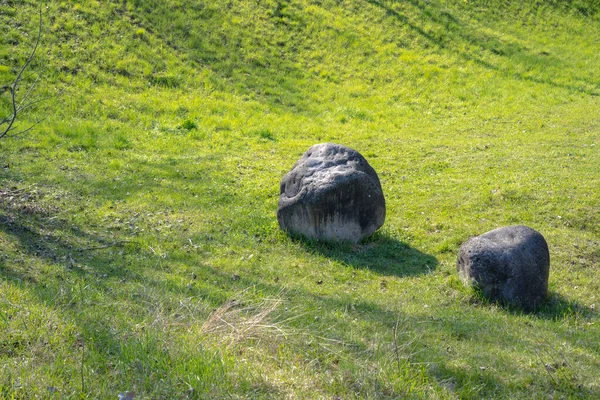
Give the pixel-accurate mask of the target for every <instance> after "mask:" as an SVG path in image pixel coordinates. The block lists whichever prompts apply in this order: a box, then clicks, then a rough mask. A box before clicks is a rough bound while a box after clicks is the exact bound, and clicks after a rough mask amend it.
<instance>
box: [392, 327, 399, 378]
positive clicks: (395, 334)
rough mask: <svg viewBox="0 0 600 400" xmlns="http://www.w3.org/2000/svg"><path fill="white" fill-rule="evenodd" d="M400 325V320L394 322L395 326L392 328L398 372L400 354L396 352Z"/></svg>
mask: <svg viewBox="0 0 600 400" xmlns="http://www.w3.org/2000/svg"><path fill="white" fill-rule="evenodd" d="M399 323H400V318H398V319H397V320H396V326H395V327H393V328H392V333H393V334H394V353H396V362H397V363H398V370H400V352H399V351H398V338H397V334H398V324H399Z"/></svg>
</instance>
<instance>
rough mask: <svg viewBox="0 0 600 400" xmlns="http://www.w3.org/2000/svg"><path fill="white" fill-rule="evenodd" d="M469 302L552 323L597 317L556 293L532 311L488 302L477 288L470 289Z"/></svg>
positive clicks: (594, 313)
mask: <svg viewBox="0 0 600 400" xmlns="http://www.w3.org/2000/svg"><path fill="white" fill-rule="evenodd" d="M471 302H472V304H475V305H480V306H482V307H488V306H490V305H496V306H498V307H500V308H502V309H503V310H505V311H506V312H507V313H510V314H513V315H527V316H531V317H533V318H538V319H545V320H552V321H558V320H563V319H567V318H571V317H577V318H579V319H585V320H589V319H592V318H594V317H597V315H598V314H597V313H596V311H595V310H593V309H591V308H589V307H587V306H585V305H583V304H581V303H579V302H577V301H574V300H569V299H567V298H565V297H564V296H562V295H560V294H559V293H556V292H551V293H549V294H548V298H547V299H546V300H545V301H544V302H543V303H542V304H540V305H539V306H537V307H535V308H533V309H532V310H524V309H522V308H520V307H517V306H514V305H511V304H508V303H505V302H500V301H494V300H490V299H488V298H487V297H486V296H485V295H484V294H483V293H482V292H481V291H480V290H478V289H477V288H472V296H471Z"/></svg>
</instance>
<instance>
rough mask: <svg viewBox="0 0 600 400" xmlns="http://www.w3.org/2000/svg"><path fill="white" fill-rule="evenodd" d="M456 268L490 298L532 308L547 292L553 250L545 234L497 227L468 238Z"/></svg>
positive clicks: (515, 228)
mask: <svg viewBox="0 0 600 400" xmlns="http://www.w3.org/2000/svg"><path fill="white" fill-rule="evenodd" d="M456 269H457V270H458V273H459V275H460V277H461V279H462V280H463V282H465V283H466V284H468V285H474V286H475V287H477V288H478V289H479V290H481V292H482V293H483V294H484V295H485V296H486V297H487V298H489V299H490V300H492V301H498V302H502V303H506V304H510V305H513V306H517V307H520V308H522V309H523V310H525V311H533V310H535V309H536V308H537V307H538V306H539V305H540V304H542V303H543V302H544V300H545V299H546V297H547V296H548V276H549V274H550V253H549V251H548V244H547V243H546V240H545V239H544V237H543V236H542V235H541V234H540V233H539V232H537V231H535V230H533V229H531V228H529V227H526V226H523V225H518V226H507V227H503V228H498V229H494V230H493V231H490V232H487V233H484V234H483V235H481V236H477V237H474V238H471V239H469V240H468V241H467V242H465V243H464V244H463V245H462V246H461V247H460V250H459V253H458V260H457V262H456Z"/></svg>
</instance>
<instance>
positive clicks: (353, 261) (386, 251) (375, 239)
mask: <svg viewBox="0 0 600 400" xmlns="http://www.w3.org/2000/svg"><path fill="white" fill-rule="evenodd" d="M294 240H296V241H297V242H299V243H301V244H302V245H303V246H304V247H305V248H306V249H307V250H308V251H310V252H314V253H318V254H321V255H323V256H325V257H327V258H331V259H334V260H337V261H339V262H342V263H344V264H347V265H349V266H351V267H354V268H360V269H368V270H371V271H375V272H377V273H379V274H381V275H390V276H398V277H403V276H414V275H422V274H428V273H430V272H432V271H434V270H435V269H436V268H437V267H438V265H439V261H438V260H437V259H436V258H435V257H433V256H432V255H430V254H426V253H423V252H421V251H419V250H417V249H415V248H413V247H410V246H409V245H408V244H407V243H405V242H402V241H400V240H398V239H395V238H393V237H391V236H389V235H387V234H385V233H381V232H375V234H373V235H372V236H370V237H369V238H367V239H365V240H363V241H362V242H360V243H358V244H353V243H347V242H342V243H331V242H323V241H316V240H309V239H306V238H304V237H298V236H294Z"/></svg>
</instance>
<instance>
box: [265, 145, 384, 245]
mask: <svg viewBox="0 0 600 400" xmlns="http://www.w3.org/2000/svg"><path fill="white" fill-rule="evenodd" d="M384 220H385V199H384V197H383V191H382V190H381V184H380V182H379V178H378V177H377V173H376V172H375V170H374V169H373V168H372V167H371V166H370V165H369V163H368V162H367V160H365V158H364V157H363V156H362V155H360V154H359V153H358V152H357V151H356V150H353V149H351V148H349V147H346V146H342V145H339V144H332V143H323V144H317V145H314V146H312V147H311V148H310V149H308V150H307V151H306V153H304V155H303V156H302V157H301V158H300V160H299V161H298V162H297V163H296V164H295V165H294V167H293V168H292V170H291V171H290V172H288V173H287V174H286V175H285V176H284V177H283V179H282V180H281V184H280V197H279V207H278V209H277V221H278V222H279V226H280V227H281V229H283V230H285V231H288V232H290V233H293V234H300V235H303V236H305V237H308V238H310V239H317V240H326V241H334V242H339V241H349V242H353V243H356V242H358V241H360V240H361V239H363V238H365V237H367V236H369V235H371V234H372V233H373V232H375V231H376V230H377V229H379V227H381V226H382V225H383V222H384Z"/></svg>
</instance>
